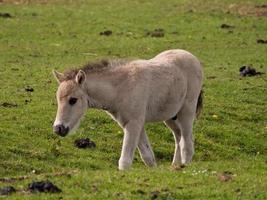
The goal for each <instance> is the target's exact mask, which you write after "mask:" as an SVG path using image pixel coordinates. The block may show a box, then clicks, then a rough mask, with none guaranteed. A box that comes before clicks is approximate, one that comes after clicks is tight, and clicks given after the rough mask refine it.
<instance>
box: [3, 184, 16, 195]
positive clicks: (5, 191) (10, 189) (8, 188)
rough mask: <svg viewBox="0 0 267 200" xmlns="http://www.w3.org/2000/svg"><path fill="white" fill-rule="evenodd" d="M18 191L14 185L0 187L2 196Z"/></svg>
mask: <svg viewBox="0 0 267 200" xmlns="http://www.w3.org/2000/svg"><path fill="white" fill-rule="evenodd" d="M14 192H16V189H15V188H14V187H12V186H6V187H2V188H0V196H1V195H9V194H12V193H14Z"/></svg>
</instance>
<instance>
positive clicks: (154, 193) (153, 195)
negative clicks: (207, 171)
mask: <svg viewBox="0 0 267 200" xmlns="http://www.w3.org/2000/svg"><path fill="white" fill-rule="evenodd" d="M159 194H160V192H159V191H157V190H156V191H153V192H151V193H150V199H151V200H154V199H156V198H158V197H159Z"/></svg>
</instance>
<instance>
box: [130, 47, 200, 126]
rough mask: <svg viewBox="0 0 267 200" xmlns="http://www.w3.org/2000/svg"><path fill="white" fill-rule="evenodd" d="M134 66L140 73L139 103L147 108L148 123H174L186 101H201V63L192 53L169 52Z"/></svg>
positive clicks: (138, 75)
mask: <svg viewBox="0 0 267 200" xmlns="http://www.w3.org/2000/svg"><path fill="white" fill-rule="evenodd" d="M131 65H132V66H134V68H136V69H137V70H136V71H138V72H139V73H137V74H136V81H135V82H136V86H137V87H136V88H138V92H136V93H135V99H139V101H140V103H141V104H144V107H145V109H146V111H145V112H146V121H147V122H151V121H164V120H167V119H170V118H171V117H173V116H175V115H176V114H177V112H178V111H179V110H180V108H181V107H182V106H183V104H184V102H185V101H186V100H187V101H195V102H196V101H197V98H198V95H199V93H200V90H201V84H202V69H201V65H200V62H199V61H198V59H197V58H196V57H195V56H193V55H192V54H190V53H189V52H187V51H184V50H168V51H165V52H162V53H160V54H159V55H157V56H156V57H154V58H152V59H150V60H138V61H133V62H132V63H131ZM138 85H139V86H140V87H138ZM140 88H142V89H140ZM131 92H133V93H134V91H131ZM136 94H139V98H137V96H136ZM139 105H140V104H139Z"/></svg>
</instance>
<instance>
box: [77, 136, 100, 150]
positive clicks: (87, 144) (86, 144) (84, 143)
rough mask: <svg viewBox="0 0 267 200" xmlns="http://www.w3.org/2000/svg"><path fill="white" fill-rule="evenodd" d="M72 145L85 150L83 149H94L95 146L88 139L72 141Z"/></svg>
mask: <svg viewBox="0 0 267 200" xmlns="http://www.w3.org/2000/svg"><path fill="white" fill-rule="evenodd" d="M74 145H75V146H76V147H77V148H80V149H85V148H95V147H96V145H95V143H94V142H93V141H91V140H90V139H89V138H81V139H77V140H75V141H74Z"/></svg>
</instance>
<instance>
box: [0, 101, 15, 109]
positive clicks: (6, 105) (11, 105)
mask: <svg viewBox="0 0 267 200" xmlns="http://www.w3.org/2000/svg"><path fill="white" fill-rule="evenodd" d="M0 106H3V107H6V108H12V107H17V106H18V104H16V103H9V102H4V103H1V104H0Z"/></svg>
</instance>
